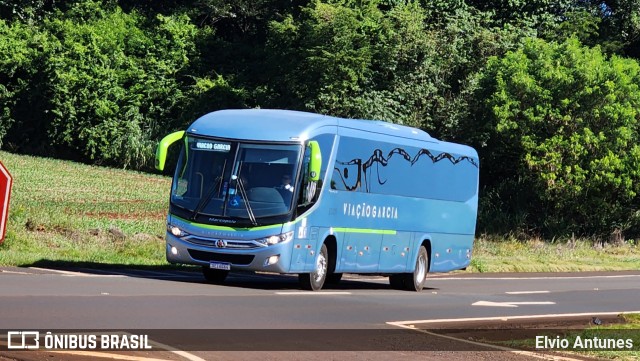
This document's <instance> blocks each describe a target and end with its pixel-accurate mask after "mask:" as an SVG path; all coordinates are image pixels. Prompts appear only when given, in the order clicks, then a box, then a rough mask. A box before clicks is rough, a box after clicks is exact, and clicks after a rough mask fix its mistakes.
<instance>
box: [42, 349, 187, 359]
mask: <svg viewBox="0 0 640 361" xmlns="http://www.w3.org/2000/svg"><path fill="white" fill-rule="evenodd" d="M48 352H51V353H57V354H65V355H74V356H87V357H91V358H94V357H99V358H108V359H112V360H125V361H167V360H166V359H160V358H151V357H139V356H131V355H121V354H117V353H110V352H96V351H48ZM194 361H195V360H194Z"/></svg>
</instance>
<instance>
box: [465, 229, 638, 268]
mask: <svg viewBox="0 0 640 361" xmlns="http://www.w3.org/2000/svg"><path fill="white" fill-rule="evenodd" d="M469 269H470V270H471V271H474V272H576V271H622V270H638V269H640V247H638V245H637V244H636V243H634V242H627V243H625V244H623V245H618V246H613V245H609V244H605V245H601V244H600V243H594V242H593V241H591V240H577V241H574V242H544V241H542V240H539V239H532V240H528V241H524V242H523V241H519V240H516V239H513V238H504V237H503V238H498V237H488V236H481V237H478V238H477V239H476V242H475V244H474V251H473V257H472V261H471V267H469Z"/></svg>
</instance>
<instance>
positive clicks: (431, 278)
mask: <svg viewBox="0 0 640 361" xmlns="http://www.w3.org/2000/svg"><path fill="white" fill-rule="evenodd" d="M586 278H589V279H594V278H640V275H614V276H559V277H552V276H540V277H448V276H442V277H429V278H427V281H449V280H455V281H465V280H469V281H474V280H491V281H495V280H514V281H515V280H574V279H586Z"/></svg>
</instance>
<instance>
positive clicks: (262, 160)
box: [171, 136, 302, 226]
mask: <svg viewBox="0 0 640 361" xmlns="http://www.w3.org/2000/svg"><path fill="white" fill-rule="evenodd" d="M301 149H302V146H301V145H298V144H258V143H241V142H231V141H224V140H212V139H204V138H196V137H192V136H188V137H187V138H186V141H185V146H184V150H183V152H182V154H181V155H180V159H179V160H178V166H177V168H176V173H175V176H174V180H173V186H172V189H171V205H172V208H174V209H175V211H174V213H176V214H177V215H182V216H184V217H186V218H189V219H191V220H196V221H198V222H201V223H209V224H236V223H240V224H243V225H244V224H246V225H254V226H255V225H259V224H260V225H262V224H267V223H269V221H270V220H272V221H274V222H275V221H277V220H275V219H273V218H274V217H276V218H277V216H283V215H287V214H289V213H290V211H291V209H292V207H293V199H294V197H293V195H294V191H295V182H294V181H295V179H296V175H297V170H298V164H299V161H300V152H301ZM280 218H281V217H280Z"/></svg>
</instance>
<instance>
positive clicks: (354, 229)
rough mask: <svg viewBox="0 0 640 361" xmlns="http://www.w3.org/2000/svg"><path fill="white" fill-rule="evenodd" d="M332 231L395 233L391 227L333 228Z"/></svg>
mask: <svg viewBox="0 0 640 361" xmlns="http://www.w3.org/2000/svg"><path fill="white" fill-rule="evenodd" d="M333 231H334V232H343V233H369V234H396V233H397V232H396V231H395V230H392V229H369V228H333Z"/></svg>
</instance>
